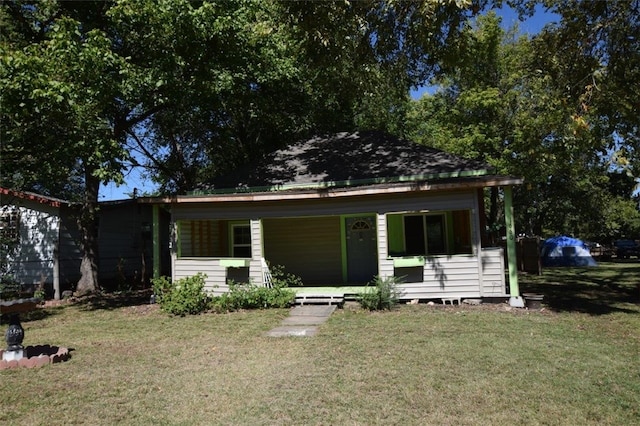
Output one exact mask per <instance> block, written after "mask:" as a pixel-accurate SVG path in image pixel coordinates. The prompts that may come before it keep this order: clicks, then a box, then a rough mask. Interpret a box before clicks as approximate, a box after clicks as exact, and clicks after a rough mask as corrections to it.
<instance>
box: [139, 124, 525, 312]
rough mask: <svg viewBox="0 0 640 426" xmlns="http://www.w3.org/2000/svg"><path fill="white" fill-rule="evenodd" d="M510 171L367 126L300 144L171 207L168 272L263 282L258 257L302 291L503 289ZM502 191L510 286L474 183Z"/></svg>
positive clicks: (453, 294)
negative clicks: (393, 281)
mask: <svg viewBox="0 0 640 426" xmlns="http://www.w3.org/2000/svg"><path fill="white" fill-rule="evenodd" d="M521 183H522V180H521V179H519V178H513V177H507V176H495V175H492V174H491V173H490V171H489V170H488V167H487V166H486V165H484V164H482V163H478V162H475V161H468V160H463V159H460V158H457V157H454V156H452V155H449V154H446V153H444V152H442V151H438V150H435V149H431V148H427V147H424V146H420V145H417V144H414V143H411V142H407V141H402V140H398V139H396V138H393V137H390V136H388V135H384V134H381V133H376V132H366V133H353V134H348V133H341V134H337V135H333V136H330V137H326V138H313V139H310V140H307V141H301V142H298V143H296V144H294V145H291V146H290V147H288V148H286V149H283V150H280V151H277V152H275V153H273V154H272V155H270V156H268V157H267V158H265V159H264V161H263V162H262V163H261V164H260V165H257V166H253V167H250V168H246V169H242V170H238V171H237V173H235V174H234V175H232V176H226V177H224V178H223V179H219V180H218V181H216V182H213V185H212V186H211V187H209V188H203V189H202V190H200V191H197V192H194V193H193V194H192V195H184V196H175V197H170V198H146V199H140V200H139V201H140V202H142V203H151V204H156V205H162V204H165V205H169V206H170V208H171V215H172V220H173V223H174V226H173V231H174V235H173V239H172V268H171V269H172V276H173V279H180V278H183V277H187V276H192V275H195V274H196V273H198V272H203V273H205V274H206V275H207V280H206V283H207V287H208V288H209V289H210V290H212V291H213V292H215V293H222V292H225V291H227V289H228V283H229V281H230V280H234V281H251V282H253V283H255V284H258V285H262V284H264V278H263V277H264V272H265V271H264V266H263V265H264V259H266V261H267V262H268V263H270V264H272V265H282V266H284V267H285V269H286V271H288V272H291V273H294V274H296V275H299V276H300V277H301V278H302V280H303V282H304V284H305V286H314V287H322V286H348V285H363V284H365V283H367V282H368V281H370V280H371V279H372V278H373V277H374V276H380V277H382V278H385V277H397V278H398V279H400V280H401V281H402V282H403V283H402V284H401V286H400V289H401V292H402V293H401V298H402V299H434V298H479V297H506V296H511V303H512V305H513V306H523V304H522V300H521V298H520V295H519V290H518V284H517V271H516V263H515V238H514V232H513V222H512V205H511V187H512V185H518V184H521ZM487 187H502V188H503V190H504V200H505V207H506V208H505V211H506V214H505V216H506V229H507V242H508V244H507V246H508V251H509V254H510V256H509V259H510V262H509V284H510V291H509V290H508V287H507V284H506V280H505V269H504V265H505V257H504V252H503V250H502V249H501V248H497V247H485V246H483V244H482V241H483V233H484V228H485V225H484V208H483V199H484V197H483V189H484V188H487Z"/></svg>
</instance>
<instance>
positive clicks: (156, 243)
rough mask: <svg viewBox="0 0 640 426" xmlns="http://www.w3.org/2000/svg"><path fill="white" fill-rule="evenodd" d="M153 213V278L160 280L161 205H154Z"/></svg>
mask: <svg viewBox="0 0 640 426" xmlns="http://www.w3.org/2000/svg"><path fill="white" fill-rule="evenodd" d="M151 211H152V212H153V278H160V205H158V204H154V205H153V208H152V210H151Z"/></svg>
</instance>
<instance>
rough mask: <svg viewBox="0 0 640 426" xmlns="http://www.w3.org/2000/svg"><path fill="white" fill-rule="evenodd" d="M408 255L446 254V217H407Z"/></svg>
mask: <svg viewBox="0 0 640 426" xmlns="http://www.w3.org/2000/svg"><path fill="white" fill-rule="evenodd" d="M404 240H405V249H406V250H405V251H406V254H407V255H411V256H416V255H423V254H445V253H446V252H447V241H446V233H445V218H444V215H441V214H438V215H407V216H405V217H404Z"/></svg>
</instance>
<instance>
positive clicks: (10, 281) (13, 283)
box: [0, 274, 22, 300]
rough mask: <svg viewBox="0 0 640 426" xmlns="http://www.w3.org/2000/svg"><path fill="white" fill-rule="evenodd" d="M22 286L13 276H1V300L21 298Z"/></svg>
mask: <svg viewBox="0 0 640 426" xmlns="http://www.w3.org/2000/svg"><path fill="white" fill-rule="evenodd" d="M21 289H22V287H21V285H20V283H19V282H18V281H17V280H16V279H15V278H14V277H13V275H8V274H2V275H0V299H5V300H10V299H17V298H19V297H20V296H21Z"/></svg>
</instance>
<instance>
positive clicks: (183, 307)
mask: <svg viewBox="0 0 640 426" xmlns="http://www.w3.org/2000/svg"><path fill="white" fill-rule="evenodd" d="M206 277H207V276H206V275H205V274H202V273H198V274H196V275H194V276H192V277H186V278H182V279H180V280H178V281H176V282H175V283H173V282H171V280H170V279H169V278H167V277H160V278H157V279H154V280H153V281H152V284H153V291H154V295H155V296H156V302H157V303H159V304H160V307H161V308H162V310H163V311H165V312H167V313H169V314H172V315H179V316H185V315H195V314H199V313H202V312H204V311H205V310H206V309H207V308H208V304H209V301H210V297H209V295H208V294H207V293H206V292H205V291H204V282H205V278H206Z"/></svg>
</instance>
